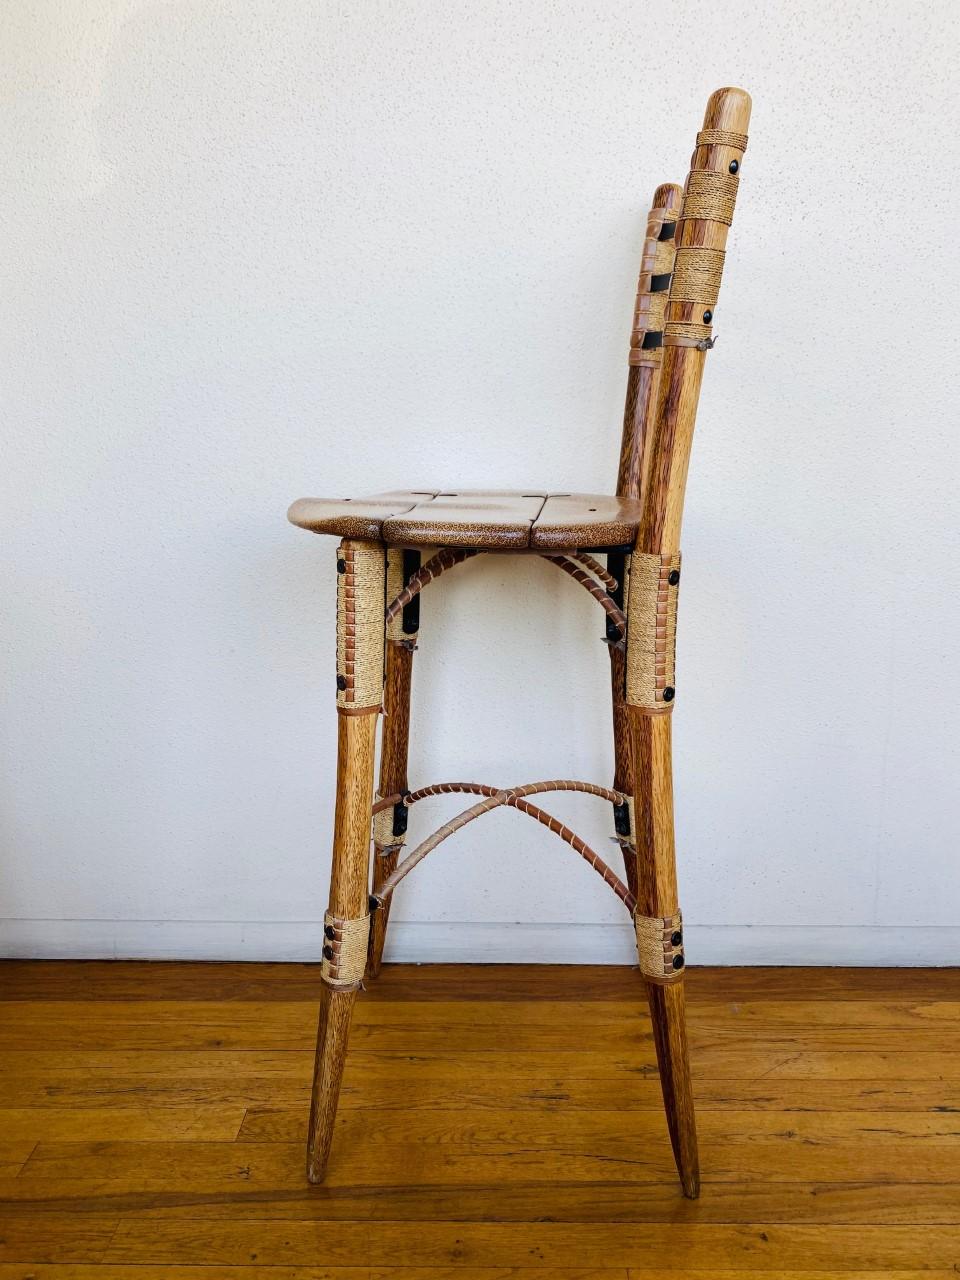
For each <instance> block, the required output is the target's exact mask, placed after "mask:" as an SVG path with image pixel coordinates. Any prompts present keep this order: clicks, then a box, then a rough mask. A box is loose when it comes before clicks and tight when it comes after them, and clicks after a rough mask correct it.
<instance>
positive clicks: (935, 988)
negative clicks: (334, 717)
mask: <svg viewBox="0 0 960 1280" xmlns="http://www.w3.org/2000/svg"><path fill="white" fill-rule="evenodd" d="M321 931H322V925H321V924H320V922H318V925H317V936H318V940H319V935H320V932H321ZM639 982H640V979H639V975H638V972H637V970H636V969H633V968H630V967H628V966H625V965H581V966H573V965H511V964H484V965H465V964H443V965H441V964H437V965H413V964H405V965H395V964H386V965H384V968H383V971H382V972H381V974H380V977H379V978H378V979H377V981H376V982H375V983H373V984H372V985H371V987H370V990H369V991H367V992H365V993H364V997H365V1000H367V1001H369V1002H373V1001H385V1002H387V1003H389V1004H396V1003H398V1002H400V1001H403V1000H440V1001H449V1000H451V999H452V998H455V999H456V1000H458V1001H464V1002H466V1001H471V1002H472V1001H480V1002H483V1003H485V1002H487V1001H488V1000H491V999H494V1000H521V1001H529V1000H536V1001H549V1002H551V1003H556V1002H558V1001H569V1000H576V1001H578V1002H579V1001H585V1000H590V1001H604V1000H631V999H634V998H635V997H636V995H637V989H638V983H639ZM686 984H687V999H688V1003H694V1004H696V1002H697V1001H699V1000H701V999H702V1000H703V1001H705V1002H706V1003H708V1004H715V1003H716V1002H718V1001H719V1002H721V1003H723V1002H728V1001H740V1000H748V999H753V1000H756V999H761V998H763V997H764V996H767V997H769V998H773V999H775V1000H791V999H798V1000H805V1001H809V1000H810V998H811V992H813V991H815V992H816V993H817V994H818V995H819V996H820V997H821V998H822V999H824V1000H842V1001H845V1002H846V1001H851V1000H884V999H891V1000H897V1001H899V1000H906V1001H912V1000H925V999H929V998H931V996H932V995H935V996H936V998H938V999H942V1000H956V1001H960V968H954V969H876V968H874V969H869V968H864V969H842V968H832V969H831V968H818V969H812V968H800V967H795V968H771V967H766V968H755V967H748V968H725V969H719V968H712V969H705V968H702V967H699V966H697V965H691V966H690V967H689V968H688V969H687V978H686ZM319 991H320V965H319V963H317V964H243V963H234V964H229V963H192V964H186V963H182V962H165V961H136V960H125V961H121V962H118V961H115V960H41V961H37V960H6V961H3V962H2V963H0V1000H26V1001H41V1000H79V1001H89V1000H99V999H104V1000H125V999H131V1000H175V1001H178V1002H182V1003H185V1004H186V1003H192V1002H193V1001H196V1000H200V1001H204V1000H216V1001H219V1002H228V1001H237V1000H239V1001H250V1000H255V1001H268V1000H277V1001H280V1002H281V1003H283V1002H288V1001H294V1002H296V1001H302V1000H306V1001H309V1000H317V999H319Z"/></svg>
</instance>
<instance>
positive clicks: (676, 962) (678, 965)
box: [673, 956, 686, 969]
mask: <svg viewBox="0 0 960 1280" xmlns="http://www.w3.org/2000/svg"><path fill="white" fill-rule="evenodd" d="M685 963H686V962H685V961H684V958H683V956H674V957H673V967H674V968H675V969H682V968H683V966H684V964H685Z"/></svg>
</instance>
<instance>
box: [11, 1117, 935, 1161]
mask: <svg viewBox="0 0 960 1280" xmlns="http://www.w3.org/2000/svg"><path fill="white" fill-rule="evenodd" d="M0 1114H2V1113H0ZM305 1125H306V1119H305V1117H304V1115H303V1107H302V1106H301V1105H299V1104H298V1105H297V1106H295V1107H285V1108H268V1107H251V1108H250V1109H249V1110H248V1111H247V1114H246V1118H245V1119H244V1122H243V1125H242V1127H241V1129H240V1133H239V1138H238V1140H239V1141H241V1142H243V1141H249V1142H303V1141H305V1140H306V1129H305ZM698 1129H699V1133H700V1138H701V1140H702V1141H703V1142H704V1143H713V1144H716V1145H719V1144H721V1143H723V1144H741V1143H755V1142H757V1141H758V1140H763V1139H777V1140H779V1141H782V1142H785V1143H791V1142H793V1143H800V1144H806V1145H814V1144H815V1145H818V1146H823V1145H826V1144H831V1143H832V1144H840V1145H843V1146H851V1147H856V1146H861V1145H867V1146H877V1145H883V1146H884V1147H889V1148H890V1149H891V1150H892V1151H893V1150H897V1149H899V1148H900V1147H902V1146H903V1145H904V1144H907V1145H916V1143H917V1140H918V1139H919V1140H922V1141H923V1142H925V1143H927V1144H929V1145H946V1146H949V1147H952V1148H953V1150H954V1151H955V1152H956V1154H957V1157H958V1160H960V1114H956V1113H952V1112H951V1113H948V1114H945V1115H941V1114H939V1113H936V1112H920V1113H916V1112H900V1113H898V1114H897V1115H896V1116H888V1117H881V1116H877V1115H876V1114H873V1113H870V1114H867V1115H864V1113H863V1112H861V1111H854V1112H836V1111H834V1112H819V1113H815V1114H812V1115H808V1114H794V1115H786V1114H784V1113H782V1112H760V1111H736V1110H733V1109H732V1108H724V1109H723V1110H722V1111H706V1112H704V1114H703V1119H702V1121H701V1123H700V1124H699V1126H698ZM663 1133H664V1120H663V1117H662V1116H661V1115H660V1114H659V1113H658V1112H655V1111H652V1110H651V1111H634V1112H627V1113H624V1112H622V1111H616V1110H608V1111H601V1110H592V1111H588V1112H582V1111H579V1112H578V1111H570V1110H568V1109H567V1108H565V1107H563V1106H558V1107H556V1108H555V1110H554V1111H553V1112H552V1113H551V1118H550V1120H549V1121H548V1122H545V1121H544V1118H543V1115H542V1113H539V1112H528V1111H520V1110H511V1111H493V1110H480V1111H473V1110H471V1109H469V1108H461V1109H460V1110H459V1111H456V1112H453V1113H451V1112H450V1111H417V1112H414V1113H411V1112H410V1111H408V1110H407V1108H405V1107H396V1108H395V1109H394V1110H392V1111H388V1110H385V1109H380V1110H378V1111H377V1112H376V1115H375V1116H371V1115H370V1114H368V1113H367V1112H366V1111H362V1110H354V1111H350V1112H347V1113H344V1114H342V1115H340V1116H339V1117H338V1119H337V1141H338V1142H340V1143H341V1144H342V1145H343V1146H344V1147H349V1146H350V1145H351V1144H353V1143H356V1144H358V1145H359V1144H361V1143H362V1144H365V1145H368V1146H404V1145H410V1144H412V1143H423V1144H434V1145H444V1146H458V1145H459V1146H464V1147H472V1148H474V1149H475V1150H477V1151H496V1150H510V1149H512V1148H514V1147H516V1146H523V1147H526V1148H528V1149H529V1148H534V1147H536V1148H546V1149H550V1148H554V1147H557V1148H562V1149H564V1150H570V1149H571V1147H573V1146H577V1147H583V1148H588V1149H590V1150H593V1151H613V1150H616V1151H620V1152H623V1153H629V1152H630V1151H632V1150H633V1149H634V1148H635V1147H636V1146H637V1145H638V1144H639V1143H644V1142H651V1141H658V1140H659V1138H660V1137H661V1136H662V1134H663ZM957 1173H958V1180H960V1166H958V1169H957Z"/></svg>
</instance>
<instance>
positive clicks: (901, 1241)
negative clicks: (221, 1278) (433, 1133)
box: [104, 1218, 960, 1273]
mask: <svg viewBox="0 0 960 1280" xmlns="http://www.w3.org/2000/svg"><path fill="white" fill-rule="evenodd" d="M958 1256H960V1227H925V1226H910V1227H864V1226H855V1227H840V1226H832V1227H824V1226H803V1227H797V1226H770V1227H731V1226H713V1225H705V1224H703V1225H702V1224H695V1225H690V1224H687V1223H664V1224H651V1225H643V1226H635V1225H632V1224H622V1223H618V1224H615V1225H610V1224H603V1225H595V1224H590V1223H523V1224H505V1225H504V1224H491V1223H480V1224H475V1223H462V1222H457V1223H448V1222H435V1223H432V1224H431V1225H430V1227H429V1229H426V1228H425V1226H424V1224H421V1223H416V1224H409V1223H395V1222H384V1223H381V1225H380V1226H379V1227H378V1229H377V1230H375V1231H371V1229H370V1226H369V1224H367V1223H362V1224H356V1223H338V1225H337V1229H336V1231H331V1230H329V1228H328V1227H327V1226H326V1224H324V1223H318V1222H295V1223H294V1222H269V1221H267V1222H265V1221H262V1220H247V1221H243V1222H228V1223H227V1222H200V1221H196V1220H178V1221H175V1222H170V1221H155V1220H154V1221H151V1222H150V1225H149V1229H145V1227H144V1224H143V1223H142V1222H140V1221H138V1220H137V1219H135V1218H125V1219H124V1220H123V1221H122V1222H121V1223H120V1226H119V1227H118V1229H117V1232H116V1235H115V1236H114V1237H113V1240H112V1242H111V1243H110V1245H109V1247H108V1248H107V1250H106V1252H105V1255H104V1261H105V1262H166V1263H171V1262H178V1263H194V1264H197V1263H201V1262H203V1263H206V1264H207V1265H233V1266H239V1265H244V1264H247V1265H252V1264H253V1263H258V1264H260V1265H262V1266H267V1265H275V1264H284V1265H288V1266H289V1265H292V1264H297V1263H299V1264H303V1263H310V1264H312V1265H327V1266H380V1267H390V1266H394V1267H396V1266H421V1267H423V1266H450V1265H452V1264H455V1265H460V1266H481V1267H484V1266H485V1267H524V1266H527V1267H533V1268H546V1269H552V1268H554V1267H590V1266H594V1265H596V1264H597V1261H598V1260H600V1259H602V1265H603V1266H605V1267H607V1268H610V1267H615V1268H616V1267H624V1268H627V1267H630V1266H632V1265H634V1264H635V1263H636V1262H637V1261H638V1260H640V1259H642V1258H644V1257H648V1258H655V1257H661V1258H671V1259H672V1258H677V1257H679V1258H680V1259H682V1261H683V1263H684V1265H686V1266H687V1267H689V1268H693V1269H698V1268H699V1269H705V1268H711V1269H715V1270H718V1271H723V1270H729V1269H731V1268H735V1267H739V1268H741V1269H743V1270H746V1271H753V1272H756V1271H778V1270H780V1269H783V1268H793V1269H797V1270H799V1269H806V1270H824V1269H833V1270H841V1271H842V1270H845V1269H860V1270H869V1269H871V1268H873V1269H882V1268H894V1269H896V1268H900V1269H910V1268H916V1264H917V1261H918V1260H919V1259H922V1260H923V1261H924V1262H925V1264H926V1265H927V1266H928V1267H940V1268H944V1269H949V1268H950V1267H952V1266H953V1265H954V1263H955V1261H956V1259H957V1258H958ZM781 1273H782V1272H781Z"/></svg>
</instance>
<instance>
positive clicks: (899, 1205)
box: [0, 961, 960, 1280]
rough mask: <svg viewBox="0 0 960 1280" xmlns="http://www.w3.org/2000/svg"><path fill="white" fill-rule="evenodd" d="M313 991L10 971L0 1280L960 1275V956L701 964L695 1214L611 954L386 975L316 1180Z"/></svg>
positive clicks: (291, 975) (694, 1029)
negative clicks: (322, 1177) (927, 962)
mask: <svg viewBox="0 0 960 1280" xmlns="http://www.w3.org/2000/svg"><path fill="white" fill-rule="evenodd" d="M317 987H318V974H317V970H316V969H314V968H309V967H307V966H298V965H186V964H175V965H162V964H152V965H148V964H100V963H87V964H83V963H40V964H27V963H20V962H11V961H8V962H5V963H3V964H0V1001H2V1003H0V1196H2V1199H3V1205H2V1207H0V1280H13V1278H14V1277H16V1278H17V1280H21V1278H25V1277H35V1278H36V1280H94V1278H97V1280H101V1278H102V1280H127V1278H128V1277H129V1278H130V1280H133V1278H134V1277H136V1280H161V1278H162V1280H201V1278H202V1280H220V1278H221V1277H222V1278H224V1280H229V1278H230V1277H244V1278H248V1277H255V1276H267V1277H274V1278H275V1280H374V1278H380V1277H387V1276H389V1277H397V1280H442V1278H446V1280H502V1278H505V1277H512V1278H513V1280H524V1278H525V1280H534V1277H536V1280H544V1278H545V1277H546V1276H550V1277H552V1278H556V1280H587V1278H588V1277H589V1280H653V1277H658V1278H659V1277H664V1278H666V1280H692V1278H693V1277H697V1278H698V1280H712V1278H714V1277H717V1278H718V1280H738V1278H741V1280H742V1278H745V1277H748V1276H749V1277H753V1278H757V1277H774V1276H776V1277H795V1278H797V1280H800V1278H805V1280H829V1277H831V1276H838V1277H839V1276H843V1277H846V1280H853V1278H856V1280H865V1278H866V1277H879V1276H881V1275H890V1274H896V1275H897V1276H899V1277H900V1280H909V1278H910V1277H916V1278H917V1280H918V1278H919V1277H920V1276H921V1275H922V1276H923V1277H924V1280H946V1277H947V1276H950V1277H952V1278H953V1280H956V1277H957V1273H958V1271H960V1054H958V1049H960V970H939V971H922V972H921V971H916V970H913V971H894V970H837V969H833V970H798V969H735V970H729V969H728V970H704V969H701V970H697V969H692V970H691V971H690V973H689V976H688V978H687V990H688V993H689V1007H690V1029H691V1039H692V1049H693V1064H694V1083H695V1089H696V1094H697V1100H698V1106H699V1118H700V1134H701V1154H702V1164H703V1171H704V1179H703V1195H702V1198H701V1199H700V1200H699V1202H697V1203H691V1202H688V1201H685V1200H684V1199H683V1198H682V1197H681V1195H680V1192H679V1190H678V1186H677V1182H676V1178H675V1175H674V1170H673V1163H672V1159H671V1156H670V1147H669V1142H668V1140H667V1133H666V1126H665V1123H664V1121H663V1118H662V1115H661V1110H660V1096H659V1085H658V1082H657V1076H656V1070H655V1067H654V1055H653V1048H652V1045H651V1040H650V1028H649V1023H648V1021H647V1017H646V1013H645V1008H644V1000H643V992H642V988H641V985H640V981H639V978H638V977H637V975H636V973H635V972H631V971H630V970H623V969H608V968H569V967H566V968H559V967H557V968H554V967H542V968H535V967H531V966H523V967H509V968H508V967H499V966H497V967H494V966H485V967H477V968H465V967H460V966H443V967H439V966H438V967H429V968H414V967H397V968H387V969H385V970H384V973H383V976H382V978H381V979H380V981H379V982H378V983H377V984H376V986H375V987H374V988H372V989H371V990H370V991H369V992H367V993H365V994H364V995H362V996H361V999H360V1001H359V1003H358V1013H357V1017H356V1019H355V1023H354V1032H353V1037H352V1042H351V1045H352V1047H351V1054H350V1058H349V1062H348V1066H347V1072H346V1078H345V1084H344V1093H343V1098H342V1102H341V1112H340V1116H339V1121H338V1125H339V1128H338V1134H337V1138H336V1140H335V1143H334V1149H333V1155H332V1158H331V1166H330V1174H329V1178H328V1182H327V1185H326V1186H324V1187H316V1188H311V1187H309V1186H308V1185H307V1183H306V1181H305V1178H304V1173H303V1143H304V1135H305V1126H306V1119H307V1105H308V1090H309V1082H310V1071H311V1063H312V1049H313V1036H314V1023H315V1016H316V1003H317Z"/></svg>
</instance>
